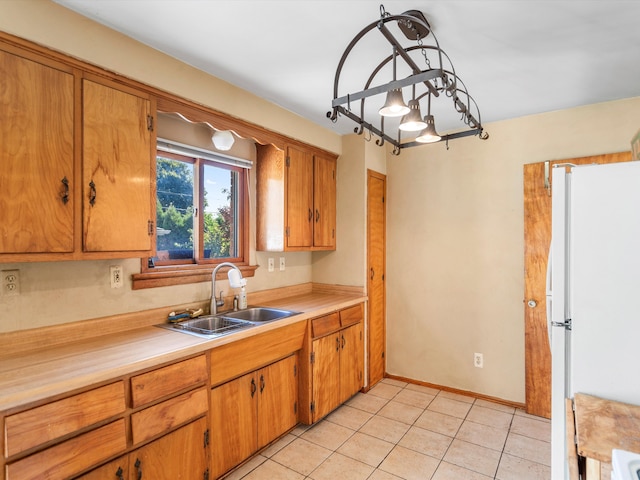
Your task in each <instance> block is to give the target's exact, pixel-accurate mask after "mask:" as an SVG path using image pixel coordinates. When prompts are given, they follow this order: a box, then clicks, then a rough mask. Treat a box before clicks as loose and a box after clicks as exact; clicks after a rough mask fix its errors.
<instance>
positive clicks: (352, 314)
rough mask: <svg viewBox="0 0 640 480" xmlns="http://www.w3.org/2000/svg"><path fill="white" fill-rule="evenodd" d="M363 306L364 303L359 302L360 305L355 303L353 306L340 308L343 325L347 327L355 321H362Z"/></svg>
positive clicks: (341, 323)
mask: <svg viewBox="0 0 640 480" xmlns="http://www.w3.org/2000/svg"><path fill="white" fill-rule="evenodd" d="M362 306H363V304H362V303H359V304H358V305H355V306H353V307H349V308H345V309H344V310H340V325H341V326H342V327H347V326H349V325H353V324H354V323H360V322H361V321H362V320H363V319H364V315H363V312H362Z"/></svg>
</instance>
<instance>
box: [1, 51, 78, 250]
mask: <svg viewBox="0 0 640 480" xmlns="http://www.w3.org/2000/svg"><path fill="white" fill-rule="evenodd" d="M43 62H44V59H43V61H42V62H38V61H34V60H32V59H29V58H25V57H22V56H19V55H16V54H13V53H10V52H7V51H2V50H0V172H1V174H0V212H2V222H0V253H62V252H73V213H74V200H75V199H74V196H73V194H72V193H71V189H72V188H73V183H74V169H73V165H74V148H73V145H74V144H73V141H74V133H73V132H74V110H73V99H74V76H73V74H72V72H71V69H70V68H65V66H64V65H58V64H55V63H52V62H44V63H43ZM0 261H2V260H1V257H0Z"/></svg>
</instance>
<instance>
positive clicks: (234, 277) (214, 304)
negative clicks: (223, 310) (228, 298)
mask: <svg viewBox="0 0 640 480" xmlns="http://www.w3.org/2000/svg"><path fill="white" fill-rule="evenodd" d="M222 267H230V268H229V272H228V273H227V275H228V276H229V286H230V287H232V288H238V287H241V286H242V285H243V283H242V281H244V282H245V283H246V280H244V279H243V278H242V272H241V271H240V269H239V268H238V267H236V266H235V265H234V264H233V263H231V262H222V263H219V264H218V265H217V266H216V268H214V269H213V272H211V305H210V309H209V312H210V313H211V315H215V314H217V313H218V307H222V306H223V305H224V300H223V298H222V293H223V292H222V290H220V298H219V299H217V298H216V273H218V270H220V268H222ZM232 269H233V270H237V272H238V273H237V274H235V272H234V273H233V274H232V273H231V272H232Z"/></svg>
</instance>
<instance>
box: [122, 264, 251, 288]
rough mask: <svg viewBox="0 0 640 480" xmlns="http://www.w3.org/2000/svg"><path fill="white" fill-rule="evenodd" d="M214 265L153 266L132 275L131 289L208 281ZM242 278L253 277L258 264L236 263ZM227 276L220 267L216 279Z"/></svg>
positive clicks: (224, 270)
mask: <svg viewBox="0 0 640 480" xmlns="http://www.w3.org/2000/svg"><path fill="white" fill-rule="evenodd" d="M215 267H216V265H211V266H203V265H197V266H195V265H194V266H190V267H186V268H185V267H183V268H179V269H177V268H176V267H172V266H167V267H155V268H153V269H150V270H148V271H146V272H143V273H137V274H135V275H133V287H132V288H133V290H142V289H144V288H155V287H168V286H172V285H185V284H189V283H200V282H210V281H211V274H212V273H213V269H214V268H215ZM237 267H238V268H239V269H240V271H241V272H242V276H243V277H244V278H247V277H253V276H254V274H255V271H256V269H257V268H258V265H237ZM224 278H227V270H226V269H221V270H220V271H219V272H218V273H217V275H216V279H224Z"/></svg>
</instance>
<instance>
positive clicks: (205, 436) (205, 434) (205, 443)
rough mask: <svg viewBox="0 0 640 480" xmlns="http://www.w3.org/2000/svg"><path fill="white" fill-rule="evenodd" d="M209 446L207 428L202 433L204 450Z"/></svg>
mask: <svg viewBox="0 0 640 480" xmlns="http://www.w3.org/2000/svg"><path fill="white" fill-rule="evenodd" d="M208 446H209V429H208V428H207V429H206V430H205V431H204V448H207V447H208Z"/></svg>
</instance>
